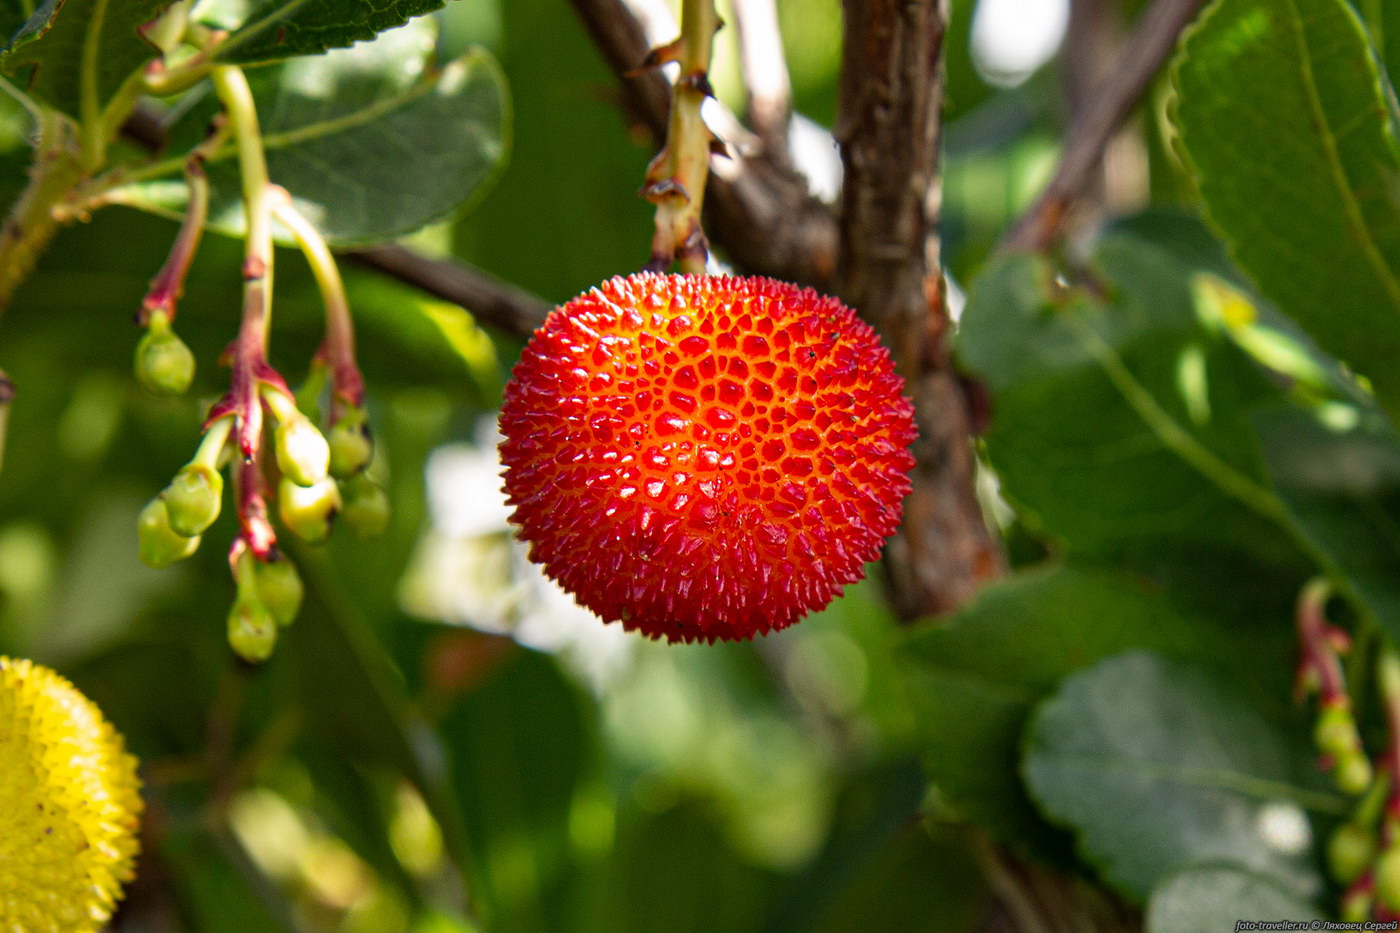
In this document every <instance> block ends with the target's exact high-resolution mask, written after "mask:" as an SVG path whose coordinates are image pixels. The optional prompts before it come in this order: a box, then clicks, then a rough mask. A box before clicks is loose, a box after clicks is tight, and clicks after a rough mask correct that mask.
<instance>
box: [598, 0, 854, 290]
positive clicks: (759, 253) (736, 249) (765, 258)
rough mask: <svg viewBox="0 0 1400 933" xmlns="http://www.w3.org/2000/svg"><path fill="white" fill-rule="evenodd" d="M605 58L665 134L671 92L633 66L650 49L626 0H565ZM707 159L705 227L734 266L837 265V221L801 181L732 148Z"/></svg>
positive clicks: (781, 271)
mask: <svg viewBox="0 0 1400 933" xmlns="http://www.w3.org/2000/svg"><path fill="white" fill-rule="evenodd" d="M570 3H571V4H572V5H573V7H574V10H575V12H576V13H578V15H579V18H580V19H581V20H582V21H583V24H584V27H585V28H586V29H587V30H588V33H589V35H590V36H591V37H592V39H593V42H594V44H595V45H596V46H597V47H598V50H599V51H600V52H601V53H602V55H603V58H604V59H605V60H606V61H607V63H608V66H609V67H610V68H612V70H613V71H614V72H615V73H616V74H617V75H618V76H619V77H620V78H621V80H622V91H623V98H624V104H625V106H626V107H627V109H628V111H629V112H630V113H631V114H632V116H633V117H634V118H635V119H636V120H637V121H638V122H639V123H641V124H642V125H643V126H645V127H647V129H648V130H650V131H651V135H652V138H653V140H654V141H655V143H656V145H658V146H659V145H660V144H661V141H662V140H663V139H664V138H665V135H666V120H667V115H668V114H669V112H670V106H671V92H670V88H669V87H668V86H667V84H666V82H665V80H664V79H663V78H662V76H661V75H660V74H658V73H656V72H655V71H654V70H648V71H640V72H639V71H637V69H638V67H639V66H640V65H641V64H642V62H643V61H644V60H645V59H646V57H647V53H648V52H650V51H651V49H650V45H649V43H648V41H647V37H646V33H645V32H644V31H643V29H642V25H641V23H639V22H638V21H637V18H636V17H635V16H634V15H632V12H631V10H630V9H629V8H628V6H627V4H626V3H624V2H623V0H570ZM730 156H731V158H723V157H717V158H714V159H711V166H710V170H711V173H712V174H711V178H710V183H709V189H708V192H707V194H706V198H705V229H706V232H708V233H709V235H710V239H711V240H712V241H714V242H715V243H716V244H718V245H719V246H720V247H722V248H723V249H724V251H725V254H726V255H727V256H728V257H729V259H731V260H732V261H733V262H734V264H735V265H736V266H738V267H739V268H741V269H743V270H746V271H751V272H759V273H762V274H764V275H770V276H773V277H774V278H780V279H787V280H789V281H794V282H801V283H803V284H805V285H812V286H814V287H817V288H823V287H826V286H828V285H829V283H830V280H831V276H832V273H833V272H834V271H835V268H836V223H835V221H834V219H833V218H832V216H831V212H830V211H829V210H827V208H826V207H825V206H824V205H823V204H822V203H821V202H820V201H818V200H817V199H816V198H814V197H812V195H811V193H810V192H809V191H808V190H807V183H806V181H805V180H804V179H803V178H802V177H801V176H799V175H797V174H795V173H794V172H793V171H792V170H790V169H788V168H785V167H783V166H781V165H778V164H775V162H774V161H773V160H770V159H767V158H765V157H763V156H762V155H761V154H760V155H757V156H746V155H743V154H741V153H738V152H732V153H730Z"/></svg>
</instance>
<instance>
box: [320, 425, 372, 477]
mask: <svg viewBox="0 0 1400 933" xmlns="http://www.w3.org/2000/svg"><path fill="white" fill-rule="evenodd" d="M329 443H330V448H331V475H332V476H334V477H336V478H337V479H347V478H349V477H351V476H354V475H355V474H356V473H359V472H361V471H363V470H364V468H365V467H367V466H369V461H370V458H371V457H373V456H374V442H373V441H371V440H370V436H369V428H368V427H367V426H366V425H365V415H364V412H363V411H352V412H350V413H349V414H347V415H345V417H343V418H341V419H340V420H339V421H337V422H336V423H335V426H334V427H332V428H331V434H330V439H329Z"/></svg>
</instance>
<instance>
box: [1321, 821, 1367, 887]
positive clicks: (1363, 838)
mask: <svg viewBox="0 0 1400 933" xmlns="http://www.w3.org/2000/svg"><path fill="white" fill-rule="evenodd" d="M1375 857H1376V837H1375V834H1374V833H1371V832H1369V831H1367V829H1366V828H1365V827H1363V826H1357V825H1356V824H1355V823H1344V824H1342V826H1341V828H1340V829H1338V830H1337V831H1336V832H1335V833H1333V834H1332V838H1331V839H1329V840H1327V865H1328V867H1329V868H1330V869H1331V870H1332V877H1333V878H1335V879H1337V881H1338V883H1340V884H1344V885H1349V884H1351V883H1352V882H1353V881H1355V880H1356V879H1357V878H1360V877H1361V874H1362V872H1364V871H1365V870H1366V869H1368V868H1370V867H1371V861H1372V860H1373V859H1374V858H1375Z"/></svg>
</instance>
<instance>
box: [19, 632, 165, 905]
mask: <svg viewBox="0 0 1400 933" xmlns="http://www.w3.org/2000/svg"><path fill="white" fill-rule="evenodd" d="M0 801H3V804H2V805H0V930H6V931H9V930H24V931H26V933H90V931H95V930H97V929H99V928H101V927H102V926H103V925H104V924H105V923H106V922H107V919H108V918H109V917H110V916H111V915H112V910H113V908H114V907H115V906H116V902H117V900H118V899H119V898H120V897H121V886H122V884H123V883H124V882H126V881H128V880H130V879H131V876H132V870H133V863H134V861H135V858H136V850H137V838H136V830H137V826H138V823H139V821H140V818H141V808H142V804H141V795H140V793H139V784H138V782H137V778H136V759H134V758H132V757H131V756H130V755H128V754H127V753H126V751H125V749H124V747H123V742H122V737H121V735H120V734H118V733H117V732H116V731H115V730H114V729H113V728H112V727H111V725H110V724H109V723H108V722H107V720H106V719H105V718H104V717H103V716H102V712H101V711H100V710H99V709H98V708H97V707H96V706H94V705H93V704H92V702H91V701H89V700H88V699H87V698H86V697H84V696H83V695H82V694H81V693H79V692H78V691H77V690H76V689H75V688H74V687H73V685H72V684H70V683H69V682H68V681H67V680H65V679H63V678H62V677H60V676H59V675H58V674H55V673H54V672H53V671H51V670H49V669H48V668H45V667H40V666H39V665H37V664H32V663H30V662H29V661H23V660H12V659H10V658H5V657H0Z"/></svg>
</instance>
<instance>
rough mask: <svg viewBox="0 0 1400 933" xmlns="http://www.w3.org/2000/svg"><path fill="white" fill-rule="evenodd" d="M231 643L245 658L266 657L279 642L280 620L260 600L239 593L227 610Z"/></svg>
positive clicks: (251, 659)
mask: <svg viewBox="0 0 1400 933" xmlns="http://www.w3.org/2000/svg"><path fill="white" fill-rule="evenodd" d="M228 643H229V647H230V648H232V649H233V650H234V653H236V654H237V655H238V656H239V657H240V658H242V659H243V660H245V661H250V662H253V663H255V664H256V663H257V662H259V661H266V660H267V659H268V658H269V657H270V656H271V655H272V649H273V646H275V645H276V644H277V620H276V619H274V618H273V617H272V613H271V612H269V611H268V609H267V607H266V606H264V605H263V604H262V602H261V601H260V600H258V599H254V598H251V597H247V596H239V597H238V599H237V600H235V601H234V603H233V609H231V610H230V611H229V614H228Z"/></svg>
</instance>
